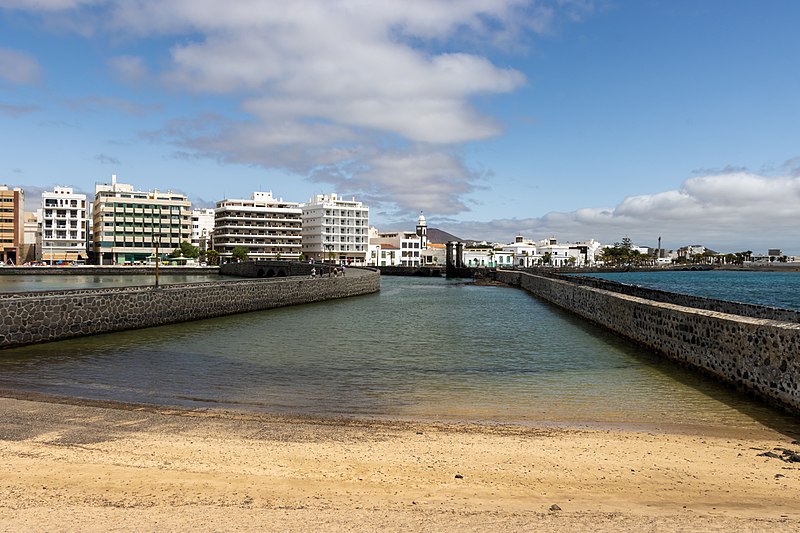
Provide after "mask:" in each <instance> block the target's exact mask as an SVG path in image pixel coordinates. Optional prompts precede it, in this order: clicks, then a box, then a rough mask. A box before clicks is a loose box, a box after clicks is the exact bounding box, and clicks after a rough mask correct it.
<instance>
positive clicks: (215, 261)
mask: <svg viewBox="0 0 800 533" xmlns="http://www.w3.org/2000/svg"><path fill="white" fill-rule="evenodd" d="M206 260H207V261H208V264H209V265H214V266H216V265H219V252H218V251H216V250H208V251H207V252H206Z"/></svg>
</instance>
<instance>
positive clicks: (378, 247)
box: [368, 213, 444, 267]
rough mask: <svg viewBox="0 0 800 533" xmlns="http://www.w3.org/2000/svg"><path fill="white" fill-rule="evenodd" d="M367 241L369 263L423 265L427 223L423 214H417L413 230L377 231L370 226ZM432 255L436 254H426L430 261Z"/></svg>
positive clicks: (426, 241)
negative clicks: (369, 250)
mask: <svg viewBox="0 0 800 533" xmlns="http://www.w3.org/2000/svg"><path fill="white" fill-rule="evenodd" d="M369 243H370V248H371V250H372V251H371V252H370V258H369V262H368V263H369V264H370V265H373V266H404V267H420V266H424V265H425V264H426V263H425V257H426V254H425V251H426V250H427V249H428V224H427V222H426V220H425V215H423V214H422V213H420V214H419V218H418V219H417V226H416V228H415V230H414V231H387V232H379V231H378V230H377V229H376V228H370V229H369ZM373 252H374V253H373ZM387 254H389V255H387ZM433 255H437V254H428V257H430V258H431V260H432V261H433ZM437 261H438V255H437ZM442 264H444V263H443V262H442Z"/></svg>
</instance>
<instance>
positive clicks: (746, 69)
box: [0, 0, 800, 255]
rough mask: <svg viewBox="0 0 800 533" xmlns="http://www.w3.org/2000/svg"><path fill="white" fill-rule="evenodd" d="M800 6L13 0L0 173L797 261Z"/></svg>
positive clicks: (732, 0)
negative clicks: (266, 194)
mask: <svg viewBox="0 0 800 533" xmlns="http://www.w3.org/2000/svg"><path fill="white" fill-rule="evenodd" d="M798 20H800V2H796V1H794V0H764V1H760V2H755V1H745V0H704V1H696V0H397V1H388V0H387V1H383V0H349V1H344V0H343V1H336V0H296V1H292V2H286V1H285V0H280V1H277V0H276V1H270V0H228V1H226V2H219V1H216V0H171V1H169V2H164V1H162V0H135V1H134V0H128V1H122V0H0V184H3V183H6V184H8V185H11V186H20V187H22V188H24V189H25V191H26V206H28V209H31V208H34V207H36V203H38V201H39V200H40V193H41V191H42V190H48V189H49V190H52V187H53V186H56V185H61V186H71V187H74V188H75V189H76V190H78V191H81V192H86V193H89V194H93V191H94V185H95V183H108V182H110V179H111V175H112V174H116V175H117V177H118V181H120V182H122V183H131V184H133V185H134V186H135V187H136V188H137V189H139V190H152V189H159V190H172V191H179V192H182V193H184V194H186V195H188V196H189V198H190V199H191V200H192V202H193V203H194V205H195V206H199V207H211V206H213V204H214V202H216V201H218V200H221V199H224V198H249V197H250V194H251V193H252V192H253V191H272V192H273V194H274V195H275V196H276V197H280V198H283V199H285V200H290V201H297V202H302V201H306V200H308V199H309V198H311V197H312V196H313V195H315V194H322V193H330V192H336V193H339V194H341V195H343V196H345V197H347V198H350V197H355V198H356V199H358V200H361V201H364V202H365V203H366V204H367V205H369V206H370V223H371V224H372V225H374V226H376V227H378V228H379V229H381V230H393V229H409V230H413V227H414V225H415V223H416V219H417V216H418V214H419V212H420V211H423V212H424V213H425V216H426V218H427V220H428V224H429V226H431V227H436V228H439V229H442V230H445V231H448V232H450V233H453V234H455V235H457V236H459V237H462V238H472V239H485V240H488V241H493V242H511V241H513V239H514V236H515V235H518V234H519V235H523V236H525V237H526V238H530V239H534V240H539V239H543V238H550V237H555V238H557V239H558V240H559V241H562V242H573V241H583V240H587V239H592V238H593V239H596V240H599V241H600V242H603V243H614V242H620V241H621V240H622V239H623V238H624V237H629V238H631V239H632V241H633V242H634V243H635V244H637V245H640V246H653V247H655V246H656V244H657V241H658V238H659V237H662V246H663V247H664V248H672V249H676V248H678V247H680V246H684V245H687V244H703V245H705V246H708V247H709V248H712V249H714V250H717V251H721V252H734V251H741V250H753V251H755V252H757V253H758V252H765V251H766V250H767V249H768V248H780V249H782V250H783V252H784V253H787V254H797V255H800V231H798V227H800V142H799V141H800V129H799V127H800V97H798V95H800V64H799V63H800V39H798V38H797V27H796V26H797V21H798Z"/></svg>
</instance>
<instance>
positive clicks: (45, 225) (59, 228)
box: [39, 187, 88, 264]
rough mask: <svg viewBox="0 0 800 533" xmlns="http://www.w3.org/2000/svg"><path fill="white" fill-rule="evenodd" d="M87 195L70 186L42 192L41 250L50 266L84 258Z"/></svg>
mask: <svg viewBox="0 0 800 533" xmlns="http://www.w3.org/2000/svg"><path fill="white" fill-rule="evenodd" d="M87 207H88V206H87V205H86V195H85V194H80V193H76V192H74V191H73V190H72V187H56V188H55V190H53V191H45V192H43V193H42V211H41V213H42V215H41V223H42V249H41V250H40V254H39V255H40V257H41V258H42V260H43V261H45V262H47V263H49V264H55V263H59V262H62V261H63V262H72V261H80V260H84V259H86V229H87V228H86V220H87V217H86V214H87Z"/></svg>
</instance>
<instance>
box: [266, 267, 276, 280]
mask: <svg viewBox="0 0 800 533" xmlns="http://www.w3.org/2000/svg"><path fill="white" fill-rule="evenodd" d="M267 277H268V278H274V277H275V271H274V270H272V269H271V268H270V269H269V270H267Z"/></svg>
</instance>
